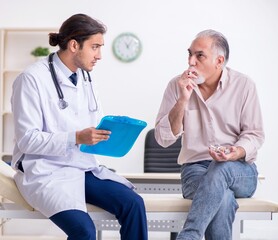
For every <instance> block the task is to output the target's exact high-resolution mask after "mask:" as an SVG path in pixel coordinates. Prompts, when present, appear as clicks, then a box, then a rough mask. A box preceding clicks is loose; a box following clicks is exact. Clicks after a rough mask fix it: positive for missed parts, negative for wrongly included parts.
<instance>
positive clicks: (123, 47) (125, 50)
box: [113, 33, 142, 62]
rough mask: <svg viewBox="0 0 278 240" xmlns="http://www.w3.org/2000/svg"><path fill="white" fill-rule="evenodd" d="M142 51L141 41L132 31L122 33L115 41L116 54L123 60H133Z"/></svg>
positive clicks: (114, 49)
mask: <svg viewBox="0 0 278 240" xmlns="http://www.w3.org/2000/svg"><path fill="white" fill-rule="evenodd" d="M141 51H142V44H141V41H140V40H139V38H138V37H137V36H135V35H134V34H132V33H122V34H120V35H119V36H118V37H116V38H115V40H114V42H113V53H114V55H115V56H116V57H117V58H118V59H119V60H121V61H123V62H132V61H134V60H135V59H137V58H138V57H139V55H140V54H141Z"/></svg>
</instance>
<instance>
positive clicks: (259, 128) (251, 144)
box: [155, 68, 264, 164]
mask: <svg viewBox="0 0 278 240" xmlns="http://www.w3.org/2000/svg"><path fill="white" fill-rule="evenodd" d="M179 77H180V76H177V77H175V78H174V79H172V80H171V81H170V82H169V84H168V86H167V88H166V90H165V93H164V97H163V100H162V103H161V106H160V109H159V112H158V115H157V118H156V127H155V137H156V140H157V141H158V143H159V144H160V145H162V146H163V147H167V146H169V145H171V144H172V143H174V142H175V141H176V140H177V139H178V138H179V137H180V136H181V137H182V148H181V151H180V154H179V157H178V163H179V164H183V163H189V162H197V161H200V160H211V159H212V158H211V156H210V155H209V153H208V147H209V146H210V145H211V144H213V145H214V144H220V145H234V146H241V147H243V148H244V149H245V151H246V157H245V160H246V161H247V162H250V163H251V162H253V161H255V160H256V156H257V150H258V149H259V148H260V147H261V145H262V144H263V142H264V131H263V121H262V114H261V109H260V103H259V99H258V95H257V91H256V86H255V83H254V82H253V81H252V80H251V79H250V78H249V77H248V76H246V75H244V74H242V73H239V72H236V71H234V70H232V69H230V68H225V69H224V70H223V72H222V76H221V79H220V81H219V84H218V87H217V89H216V90H215V92H214V93H213V95H211V97H210V98H208V99H207V100H206V101H204V99H203V97H202V95H201V93H200V91H199V88H198V87H196V88H195V89H194V91H193V93H192V95H191V97H190V100H189V104H188V105H187V107H186V109H184V120H183V129H181V131H180V133H179V134H177V135H176V136H174V135H173V133H172V131H171V126H170V122H169V118H168V114H169V112H170V110H171V109H172V108H173V106H174V105H175V104H176V102H177V100H178V98H179V90H178V84H177V80H178V79H179Z"/></svg>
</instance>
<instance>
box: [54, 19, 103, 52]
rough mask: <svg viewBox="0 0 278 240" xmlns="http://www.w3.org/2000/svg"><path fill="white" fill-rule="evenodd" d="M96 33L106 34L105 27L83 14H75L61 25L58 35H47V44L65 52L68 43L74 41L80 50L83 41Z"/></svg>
mask: <svg viewBox="0 0 278 240" xmlns="http://www.w3.org/2000/svg"><path fill="white" fill-rule="evenodd" d="M98 33H101V34H104V33H106V26H105V25H103V24H102V23H100V22H98V21H97V20H95V19H93V18H91V17H89V16H87V15H85V14H75V15H73V16H71V17H70V18H68V19H67V20H66V21H65V22H64V23H63V24H62V26H61V27H60V29H59V33H49V44H50V45H51V46H57V45H58V46H59V47H60V49H61V50H66V49H67V44H68V42H69V41H70V40H72V39H74V40H76V41H77V42H78V43H79V44H80V47H81V48H82V47H83V42H84V41H85V40H87V39H88V38H89V37H90V36H92V35H95V34H98Z"/></svg>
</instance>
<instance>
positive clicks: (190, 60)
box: [188, 55, 196, 66]
mask: <svg viewBox="0 0 278 240" xmlns="http://www.w3.org/2000/svg"><path fill="white" fill-rule="evenodd" d="M188 64H189V66H195V65H196V57H195V56H194V55H192V56H189V57H188Z"/></svg>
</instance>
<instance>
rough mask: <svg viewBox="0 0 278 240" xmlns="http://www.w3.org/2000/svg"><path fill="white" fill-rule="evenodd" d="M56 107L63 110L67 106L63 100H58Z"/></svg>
mask: <svg viewBox="0 0 278 240" xmlns="http://www.w3.org/2000/svg"><path fill="white" fill-rule="evenodd" d="M58 105H59V108H60V109H65V108H67V107H68V105H69V104H68V103H67V102H66V101H65V100H64V99H59V103H58Z"/></svg>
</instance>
